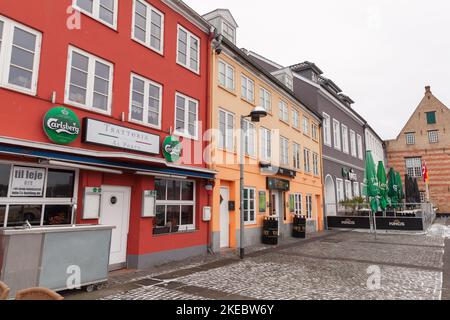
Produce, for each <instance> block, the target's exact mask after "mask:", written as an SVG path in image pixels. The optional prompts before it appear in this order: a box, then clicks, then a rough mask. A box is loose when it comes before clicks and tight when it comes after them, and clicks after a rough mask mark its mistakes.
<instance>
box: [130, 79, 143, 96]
mask: <svg viewBox="0 0 450 320" xmlns="http://www.w3.org/2000/svg"><path fill="white" fill-rule="evenodd" d="M144 87H145V82H144V81H142V80H140V79H138V78H133V90H134V91H138V92H140V93H142V94H144Z"/></svg>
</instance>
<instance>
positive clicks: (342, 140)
mask: <svg viewBox="0 0 450 320" xmlns="http://www.w3.org/2000/svg"><path fill="white" fill-rule="evenodd" d="M244 51H245V52H246V53H247V54H248V55H249V56H250V57H252V58H253V59H254V60H255V61H256V62H257V63H259V64H260V65H261V66H262V67H264V68H265V69H266V70H268V71H269V72H271V73H272V74H274V75H275V76H276V77H278V78H279V79H280V80H282V81H283V80H284V81H285V83H286V85H287V86H290V85H292V88H293V91H294V93H295V94H296V95H297V96H299V97H300V98H301V99H302V101H304V102H305V103H306V104H307V105H308V106H309V107H311V108H312V109H314V110H316V111H317V112H318V113H319V114H320V115H322V116H323V124H322V128H323V165H322V168H323V177H324V189H325V190H324V209H325V210H324V214H325V215H326V216H335V215H337V214H338V213H339V212H340V211H342V210H343V208H342V207H341V206H340V205H339V202H340V201H341V200H345V199H352V198H354V197H359V196H361V195H362V192H363V189H364V166H365V151H366V146H365V137H366V131H367V127H368V126H367V122H366V121H365V120H364V119H363V118H362V117H361V116H360V115H359V114H358V113H357V112H356V111H355V110H354V109H353V108H352V104H353V103H354V101H353V100H352V99H351V98H350V97H348V96H346V95H345V94H343V92H342V90H341V89H340V88H339V87H338V86H337V85H336V84H335V83H334V82H333V81H332V80H330V79H327V78H325V77H324V76H323V72H322V70H320V68H318V67H317V66H316V65H315V64H314V63H311V62H303V63H299V64H297V65H293V66H290V67H283V66H281V65H279V64H277V63H275V62H273V61H270V60H268V59H266V58H264V57H262V56H260V55H258V54H256V53H254V52H251V51H247V50H244ZM291 81H292V84H291ZM324 220H325V221H326V219H324Z"/></svg>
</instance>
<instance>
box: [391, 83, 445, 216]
mask: <svg viewBox="0 0 450 320" xmlns="http://www.w3.org/2000/svg"><path fill="white" fill-rule="evenodd" d="M449 124H450V110H449V109H448V108H447V107H446V106H445V105H444V104H443V103H442V102H441V101H439V99H438V98H436V97H435V96H434V95H433V93H432V92H431V88H430V87H429V86H427V87H426V88H425V96H424V97H423V99H422V101H421V102H420V104H419V105H418V107H417V108H416V110H415V111H414V113H413V114H412V115H411V117H410V118H409V120H408V122H407V123H406V125H405V126H404V128H403V129H402V130H401V132H400V134H399V135H398V136H397V138H396V139H395V140H389V141H386V145H387V154H388V166H389V167H393V168H394V169H395V170H396V171H399V172H400V174H401V175H402V177H403V178H404V177H405V175H406V174H408V175H410V176H412V177H414V178H418V181H419V188H420V192H421V194H422V200H426V196H425V192H426V187H425V184H424V182H423V178H422V165H423V163H424V162H425V163H426V165H427V167H428V173H429V180H430V182H429V192H430V201H431V202H432V203H434V205H435V206H437V207H438V213H441V214H443V213H444V214H448V213H450V156H449V154H448V148H449V147H450V136H449V134H448V132H449V129H450V128H449Z"/></svg>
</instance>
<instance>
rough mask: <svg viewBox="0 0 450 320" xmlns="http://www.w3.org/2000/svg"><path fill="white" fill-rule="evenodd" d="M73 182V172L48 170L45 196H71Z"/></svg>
mask: <svg viewBox="0 0 450 320" xmlns="http://www.w3.org/2000/svg"><path fill="white" fill-rule="evenodd" d="M74 184H75V172H73V171H62V170H52V169H49V170H48V177H47V193H46V195H47V196H46V197H47V198H72V197H73V191H74V190H73V189H74Z"/></svg>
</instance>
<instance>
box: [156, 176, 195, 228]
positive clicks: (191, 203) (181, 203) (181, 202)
mask: <svg viewBox="0 0 450 320" xmlns="http://www.w3.org/2000/svg"><path fill="white" fill-rule="evenodd" d="M160 180H165V181H166V197H167V189H168V184H167V181H180V183H181V187H180V199H182V197H181V195H182V192H183V187H182V184H183V182H191V183H192V184H193V189H194V190H193V200H156V206H166V211H165V214H166V219H167V206H192V207H193V222H194V224H186V225H179V230H178V231H179V232H180V231H191V230H195V228H196V215H197V203H196V202H197V201H196V199H197V183H196V181H195V180H183V179H173V178H160ZM155 210H156V208H155ZM180 223H181V220H180Z"/></svg>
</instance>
